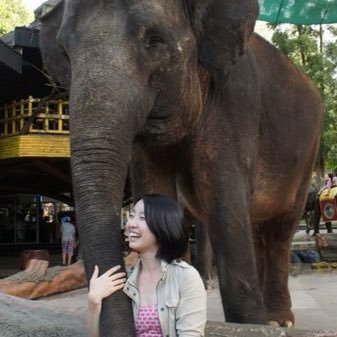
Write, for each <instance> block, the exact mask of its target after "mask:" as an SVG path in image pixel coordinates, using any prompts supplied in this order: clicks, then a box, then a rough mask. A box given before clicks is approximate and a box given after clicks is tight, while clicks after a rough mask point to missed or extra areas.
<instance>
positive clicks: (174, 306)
mask: <svg viewBox="0 0 337 337" xmlns="http://www.w3.org/2000/svg"><path fill="white" fill-rule="evenodd" d="M161 269H162V273H163V274H162V278H161V279H160V280H159V282H158V285H157V308H158V316H159V321H160V326H161V330H162V334H163V336H164V337H177V336H179V337H187V336H188V337H192V336H193V337H194V336H198V337H201V336H204V330H205V325H206V320H207V315H206V309H207V297H206V291H205V287H204V285H203V283H202V280H201V278H200V275H199V273H198V272H197V270H196V269H195V268H194V267H192V266H190V265H189V264H188V263H186V262H184V261H180V260H174V261H173V262H172V263H170V264H168V263H166V262H165V261H162V262H161ZM139 270H140V261H138V263H137V264H136V266H135V268H134V270H133V271H132V273H131V275H130V277H129V278H128V280H127V281H126V284H125V287H124V289H123V291H124V292H125V293H126V294H127V295H128V296H129V297H130V298H131V299H132V306H133V316H134V318H135V320H136V319H137V316H138V307H139V304H140V298H139V292H138V288H137V276H138V273H139Z"/></svg>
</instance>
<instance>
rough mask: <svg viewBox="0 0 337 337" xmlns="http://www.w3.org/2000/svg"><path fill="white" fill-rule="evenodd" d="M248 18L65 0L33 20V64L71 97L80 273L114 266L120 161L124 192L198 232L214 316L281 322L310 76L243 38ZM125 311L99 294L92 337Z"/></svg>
mask: <svg viewBox="0 0 337 337" xmlns="http://www.w3.org/2000/svg"><path fill="white" fill-rule="evenodd" d="M257 15H258V4H257V1H255V0H226V1H224V0H222V1H221V0H170V1H164V0H99V1H98V0H66V1H60V3H59V4H58V5H57V6H55V8H54V9H53V10H51V11H50V12H49V13H47V14H45V15H44V16H43V17H42V18H41V23H42V27H41V49H42V54H43V60H44V63H45V65H46V68H47V69H48V71H49V73H50V74H51V75H52V76H53V77H54V78H55V79H56V81H58V82H59V83H60V84H62V85H64V86H65V87H67V88H69V92H70V119H71V121H70V123H71V124H70V138H71V165H72V178H73V187H74V196H75V204H76V209H77V212H78V222H79V226H80V240H81V242H82V247H84V250H83V257H84V261H85V267H86V272H87V276H88V277H89V276H90V275H91V273H92V271H93V267H94V265H95V264H98V265H99V267H100V270H101V271H104V270H107V269H108V268H109V267H111V265H115V264H117V263H122V252H121V251H122V248H121V247H122V240H121V238H120V229H119V224H120V222H119V211H120V207H121V205H122V196H123V189H124V184H125V180H126V175H127V169H128V167H129V166H131V176H132V186H133V193H134V195H135V196H137V195H139V194H141V193H143V192H160V193H166V194H170V195H173V196H175V197H177V198H178V199H179V201H180V202H181V203H182V204H183V205H184V207H186V208H187V209H188V210H189V212H190V213H191V214H192V215H193V216H194V217H195V218H196V219H198V220H199V221H200V222H202V223H203V224H204V225H205V226H206V228H207V230H208V233H209V237H210V242H211V244H212V249H213V251H214V256H215V263H216V266H217V270H218V276H219V280H220V290H221V295H222V302H223V307H224V311H225V315H226V320H227V321H229V322H241V323H267V322H268V321H269V320H273V321H276V322H278V323H279V324H280V325H288V324H289V323H291V322H293V321H294V317H293V314H292V312H291V301H290V296H289V291H288V287H287V278H288V269H289V264H288V263H289V262H288V261H289V247H290V242H291V239H292V236H293V234H294V232H295V230H296V226H297V223H298V220H299V219H300V217H301V215H302V211H303V208H304V203H305V198H306V193H307V186H308V182H309V178H310V175H311V171H312V168H313V163H314V160H315V156H316V152H317V148H318V143H319V132H320V131H319V130H320V123H321V115H322V109H321V101H320V97H319V95H318V93H317V91H316V89H315V88H314V87H313V85H312V84H311V83H310V81H309V80H308V79H307V78H306V77H304V76H303V75H302V74H301V73H300V72H299V71H298V70H296V69H295V67H294V66H293V65H292V64H291V63H290V61H289V60H288V59H287V58H286V57H284V56H283V55H281V53H280V52H279V51H278V50H277V49H275V48H274V47H273V46H271V45H270V44H269V43H267V42H266V41H265V40H263V39H262V38H261V37H259V36H258V35H256V34H254V33H253V28H254V24H255V20H256V17H257ZM280 196H282V197H281V198H280ZM131 316H132V314H131V308H130V304H129V302H128V300H127V299H126V298H125V297H124V296H123V295H122V294H114V296H111V297H110V298H108V299H106V300H105V301H104V303H103V310H102V315H101V322H100V327H101V335H102V337H106V336H118V337H120V336H130V335H133V334H134V331H133V330H134V329H133V322H132V320H131V319H130V320H127V319H126V317H131Z"/></svg>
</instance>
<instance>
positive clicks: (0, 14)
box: [0, 0, 33, 35]
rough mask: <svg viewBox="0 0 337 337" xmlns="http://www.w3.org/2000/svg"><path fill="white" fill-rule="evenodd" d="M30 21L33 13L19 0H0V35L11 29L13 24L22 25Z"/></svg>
mask: <svg viewBox="0 0 337 337" xmlns="http://www.w3.org/2000/svg"><path fill="white" fill-rule="evenodd" d="M32 21H33V13H31V12H30V11H29V10H28V9H27V8H26V7H25V6H24V5H23V3H22V1H21V0H0V35H2V34H5V33H8V32H10V31H12V30H13V29H14V27H15V26H22V25H25V24H28V23H30V22H32Z"/></svg>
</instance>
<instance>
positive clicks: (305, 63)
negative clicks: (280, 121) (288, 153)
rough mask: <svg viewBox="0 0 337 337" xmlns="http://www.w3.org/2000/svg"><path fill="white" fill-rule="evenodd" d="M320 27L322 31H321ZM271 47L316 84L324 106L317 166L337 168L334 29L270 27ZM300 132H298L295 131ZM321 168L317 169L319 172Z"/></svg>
mask: <svg viewBox="0 0 337 337" xmlns="http://www.w3.org/2000/svg"><path fill="white" fill-rule="evenodd" d="M323 27H324V28H323ZM274 28H275V32H274V34H273V37H272V41H273V43H274V44H275V45H276V46H277V47H278V48H279V49H281V50H282V52H283V53H284V54H286V55H287V56H288V57H289V58H290V59H291V60H292V61H293V62H294V63H295V64H296V65H297V67H298V68H300V69H301V70H302V71H303V72H304V73H305V74H307V75H308V76H309V77H310V78H311V79H312V81H313V82H314V83H315V84H316V86H317V88H318V89H319V90H320V92H321V96H322V98H323V103H324V120H323V126H322V136H321V147H320V159H321V160H320V162H321V163H323V164H324V166H325V168H326V169H328V170H330V171H332V170H335V168H337V27H336V26H335V25H328V26H320V27H318V28H317V27H314V26H302V25H287V28H286V29H284V28H283V27H282V26H276V27H275V26H274ZM299 132H300V130H299ZM322 159H323V160H322ZM323 171H324V167H323V168H321V172H323Z"/></svg>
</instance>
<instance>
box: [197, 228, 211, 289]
mask: <svg viewBox="0 0 337 337" xmlns="http://www.w3.org/2000/svg"><path fill="white" fill-rule="evenodd" d="M195 237H196V257H195V267H196V268H197V270H198V271H199V273H200V276H201V278H202V280H203V282H204V285H205V288H206V289H212V288H213V277H212V260H213V251H212V246H211V242H210V240H209V236H208V232H207V228H206V226H205V225H204V224H202V223H201V222H196V224H195Z"/></svg>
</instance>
